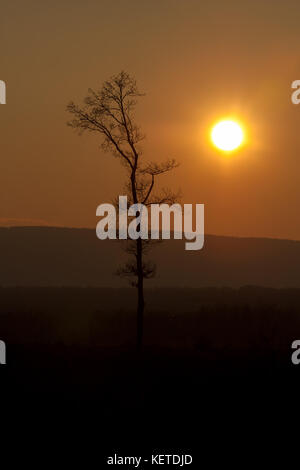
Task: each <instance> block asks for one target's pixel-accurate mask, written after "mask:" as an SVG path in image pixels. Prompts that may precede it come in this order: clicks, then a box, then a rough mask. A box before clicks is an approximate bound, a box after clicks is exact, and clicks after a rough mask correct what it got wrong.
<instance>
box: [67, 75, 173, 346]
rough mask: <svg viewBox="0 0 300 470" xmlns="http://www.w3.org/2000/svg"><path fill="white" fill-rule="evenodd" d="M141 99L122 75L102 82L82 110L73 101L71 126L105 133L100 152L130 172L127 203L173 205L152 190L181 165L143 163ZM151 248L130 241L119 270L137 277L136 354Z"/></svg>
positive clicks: (151, 268) (167, 192) (166, 194)
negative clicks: (128, 257)
mask: <svg viewBox="0 0 300 470" xmlns="http://www.w3.org/2000/svg"><path fill="white" fill-rule="evenodd" d="M141 96H144V95H143V94H142V93H139V91H138V88H137V85H136V81H135V80H134V79H133V78H132V77H130V76H129V75H128V74H127V73H126V72H124V71H122V72H121V73H119V74H118V75H116V76H113V77H112V78H111V79H109V80H107V81H106V82H104V84H103V86H102V89H101V90H98V91H94V90H92V89H89V91H88V95H87V97H86V98H85V100H84V104H83V106H82V107H80V106H77V105H76V104H74V103H73V102H71V103H70V104H69V105H68V106H67V110H68V111H69V112H70V113H71V114H72V115H73V119H72V120H71V121H70V122H68V125H69V126H71V127H73V128H74V129H77V130H78V131H79V133H82V132H84V131H90V132H96V133H99V134H101V137H102V148H103V149H104V150H105V151H108V152H110V153H111V154H112V155H114V156H115V157H118V158H120V160H121V162H122V164H123V165H124V166H125V167H126V170H127V173H128V180H127V182H126V195H127V197H128V205H131V204H139V203H142V204H144V205H146V206H149V205H151V204H153V203H156V204H162V203H166V204H173V202H175V200H176V198H177V196H178V194H174V193H173V192H172V191H170V190H169V189H163V190H162V191H160V193H156V192H155V191H154V189H155V190H156V179H157V177H158V176H160V175H162V174H164V173H167V172H169V171H171V170H172V169H173V168H175V167H176V166H177V163H176V162H175V160H174V159H170V160H167V161H165V162H163V163H156V162H149V161H148V162H144V161H143V158H142V148H141V142H142V141H143V140H144V138H145V136H144V135H143V134H142V132H141V130H140V127H139V126H138V125H137V124H136V122H135V119H134V110H135V107H136V104H137V100H138V98H139V97H141ZM138 230H139V227H138ZM150 244H151V241H150V240H142V239H141V238H138V239H137V240H134V241H128V242H127V244H126V251H127V252H128V253H129V254H130V255H131V257H132V260H130V261H128V263H126V264H125V266H123V267H122V268H120V269H119V270H118V274H119V275H120V276H125V277H129V278H134V280H133V281H132V282H131V284H132V285H133V286H135V287H136V288H137V293H138V301H137V349H138V351H140V350H141V348H142V342H143V317H144V307H145V301H144V279H149V278H151V277H153V276H154V274H155V265H154V264H153V263H151V262H150V261H146V260H145V259H144V258H145V256H144V255H145V254H146V252H147V251H148V250H149V248H150Z"/></svg>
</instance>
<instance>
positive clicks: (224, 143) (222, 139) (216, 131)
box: [211, 120, 244, 152]
mask: <svg viewBox="0 0 300 470" xmlns="http://www.w3.org/2000/svg"><path fill="white" fill-rule="evenodd" d="M211 140H212V142H213V144H214V145H215V146H216V147H217V148H218V149H220V150H224V151H225V152H230V151H232V150H235V149H237V148H238V147H239V146H240V145H241V143H242V142H243V140H244V133H243V130H242V128H241V126H240V125H239V124H238V123H237V122H235V121H231V120H224V121H220V122H218V123H217V124H215V126H214V127H213V129H212V131H211Z"/></svg>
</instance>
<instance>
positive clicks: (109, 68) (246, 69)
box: [0, 0, 300, 239]
mask: <svg viewBox="0 0 300 470" xmlns="http://www.w3.org/2000/svg"><path fill="white" fill-rule="evenodd" d="M0 8H1V15H0V44H1V68H0V79H1V80H5V82H6V85H7V105H1V106H0V135H1V139H0V149H1V159H0V162H1V163H0V165H1V167H0V194H1V197H0V224H5V223H9V224H17V225H19V224H23V223H24V224H26V223H28V224H34V223H35V221H36V223H37V224H38V225H40V224H51V225H60V226H61V225H65V226H89V227H95V225H96V218H95V211H96V207H97V205H98V204H100V203H102V202H110V200H111V199H112V198H113V197H114V196H115V195H116V194H122V187H123V177H124V174H123V170H122V168H121V167H120V165H119V162H118V160H115V159H114V158H111V157H110V156H109V155H105V154H103V151H102V150H100V149H99V143H100V142H98V141H97V139H96V138H95V137H92V136H91V135H85V136H82V137H78V136H77V135H76V134H75V133H74V132H73V131H72V130H71V129H70V128H68V127H67V126H66V125H65V123H66V121H67V120H68V115H67V113H66V112H65V107H66V104H67V103H68V102H69V101H70V100H74V101H75V102H81V100H82V99H83V98H84V96H85V94H86V91H87V89H88V87H93V88H97V87H98V86H101V83H102V82H103V80H105V79H106V78H108V77H110V76H111V75H112V74H115V73H118V72H119V71H120V70H122V69H125V70H126V71H127V72H129V73H130V74H132V75H134V76H135V77H136V79H137V81H138V84H139V87H140V89H141V90H144V91H146V93H147V96H146V97H145V98H142V99H141V102H140V105H139V108H138V112H137V117H138V120H139V123H140V124H141V125H142V128H143V130H144V131H145V132H146V134H147V140H146V142H145V152H144V153H145V157H149V158H152V159H153V158H154V159H156V158H157V159H160V158H165V157H175V158H176V159H177V160H178V161H179V162H180V163H181V166H180V168H178V169H177V170H175V172H174V173H173V174H172V176H171V177H169V176H166V177H164V180H162V181H163V182H165V184H166V185H169V186H172V187H174V189H176V188H177V187H180V188H181V190H182V193H183V200H182V202H192V203H197V202H198V203H204V204H205V225H206V233H215V234H225V235H238V236H268V237H283V238H293V239H300V216H299V210H298V206H299V203H300V187H299V174H300V156H299V155H300V152H299V150H300V148H299V147H300V105H299V106H295V105H293V104H292V103H291V89H290V86H291V83H292V81H293V80H296V79H300V56H299V51H298V49H299V39H300V38H299V37H300V33H299V24H300V3H299V2H298V1H292V0H290V1H286V2H282V1H279V0H277V1H274V0H273V1H271V0H269V1H265V2H264V3H263V4H262V2H261V1H258V0H251V1H250V0H249V1H247V0H244V1H243V2H241V1H240V2H238V1H233V0H232V1H227V2H225V1H224V0H216V1H214V2H211V1H209V2H199V1H198V0H186V1H179V0H162V1H160V2H158V1H157V2H156V1H151V2H150V1H136V0H130V1H128V2H125V1H121V0H119V1H117V0H115V1H114V2H111V1H102V0H94V1H91V0H90V1H88V0H87V1H85V2H82V1H76V0H73V1H72V2H70V1H66V0H60V1H51V2H50V1H48V0H47V1H44V2H39V1H37V0H34V1H33V0H27V1H26V2H24V1H21V0H15V1H14V2H11V1H9V0H2V2H1V6H0ZM229 114H234V115H236V116H237V117H238V118H239V119H240V120H241V122H242V123H243V124H244V126H245V127H246V129H247V132H248V140H249V141H248V144H247V146H245V148H243V149H242V150H241V151H240V152H237V153H235V154H234V156H233V157H232V158H229V159H228V158H224V157H222V156H221V154H220V153H218V152H217V151H216V149H214V148H212V147H211V145H210V144H209V143H208V140H207V134H208V132H209V129H210V126H211V125H212V124H213V123H214V122H215V121H216V120H218V119H220V118H222V117H223V116H227V115H229Z"/></svg>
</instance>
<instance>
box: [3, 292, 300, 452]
mask: <svg viewBox="0 0 300 470" xmlns="http://www.w3.org/2000/svg"><path fill="white" fill-rule="evenodd" d="M146 302H147V309H146V316H145V338H144V352H143V354H142V355H141V356H139V357H137V355H136V352H135V312H134V306H135V292H134V290H131V289H117V290H114V289H97V288H93V289H89V288H78V289H77V288H37V289H34V288H5V289H1V290H0V339H3V340H4V341H5V342H6V344H7V365H6V366H0V373H1V376H2V377H3V378H4V379H5V380H4V381H3V384H4V386H3V388H2V392H3V391H4V393H2V400H3V401H2V403H5V408H6V410H8V411H9V412H11V413H17V414H18V413H22V412H24V410H26V412H28V413H30V415H32V416H33V415H36V414H38V415H40V416H41V417H43V416H46V415H50V416H51V415H53V416H59V417H60V418H59V421H60V420H61V419H62V417H63V416H64V415H65V414H66V413H67V414H69V415H70V416H71V420H72V419H73V420H74V421H75V422H77V423H78V420H79V417H81V418H84V419H85V418H87V417H89V418H91V419H92V421H93V422H94V425H95V426H96V428H97V431H96V433H93V438H94V439H100V435H102V434H103V433H104V434H105V435H106V436H108V435H109V429H110V431H112V433H113V436H114V438H113V439H115V441H114V442H116V434H117V433H118V432H119V433H120V434H121V436H122V442H123V443H124V442H126V440H127V439H130V438H129V436H131V434H130V433H131V431H132V430H134V431H135V432H137V434H139V437H141V436H144V437H145V436H146V435H148V436H149V434H151V436H152V437H151V438H150V441H149V438H146V437H145V439H143V442H144V444H145V443H146V442H148V443H149V442H155V439H156V438H158V436H159V434H162V435H163V442H165V443H166V442H167V439H168V438H169V437H170V435H171V434H170V433H172V435H174V439H175V438H178V439H179V441H180V442H181V443H182V445H183V440H184V438H187V439H188V442H191V440H189V439H191V438H193V439H198V435H200V433H201V432H202V431H205V435H206V437H207V438H210V439H215V438H216V433H217V435H218V436H219V437H220V433H221V440H222V439H225V438H226V435H227V434H228V432H229V428H230V427H231V425H232V424H233V423H235V424H234V429H235V431H236V432H237V434H239V433H240V432H241V433H243V432H244V431H243V429H244V427H246V428H247V427H248V424H249V425H250V424H251V423H252V424H253V423H255V426H256V434H257V433H262V435H264V433H268V432H269V431H268V430H267V426H270V423H273V421H274V423H275V424H274V425H275V426H276V425H277V426H279V424H278V422H279V421H278V420H279V417H280V416H281V417H282V416H283V417H284V416H286V415H287V414H289V411H287V410H288V408H289V406H291V405H292V404H293V403H295V404H296V403H297V396H298V392H297V389H298V387H299V384H300V381H299V377H300V365H299V366H295V365H293V364H292V362H291V354H292V349H291V343H292V342H293V341H294V340H295V339H298V338H299V339H300V308H299V307H300V290H298V289H287V290H276V289H265V288H255V287H245V288H241V289H238V290H234V289H229V288H228V289H215V288H211V289H208V288H207V289H198V290H196V289H182V290H180V289H176V290H172V289H161V290H160V289H157V290H149V291H147V293H146ZM4 397H5V398H4ZM45 419H46V418H45ZM276 423H277V424H276ZM272 428H273V430H274V429H276V428H274V427H273V426H272ZM75 429H76V425H75ZM281 430H282V429H281ZM257 435H258V434H257ZM222 436H223V437H222ZM240 437H241V436H240ZM101 439H103V438H102V437H101ZM151 439H152V441H151ZM180 439H181V440H180ZM199 439H200V438H199ZM235 439H236V437H235ZM255 439H256V438H255ZM172 442H173V443H174V442H175V441H174V440H172ZM201 442H202V443H203V442H204V441H201ZM247 442H248V444H249V441H247ZM131 443H136V441H135V440H134V441H132V442H131ZM204 447H205V446H204Z"/></svg>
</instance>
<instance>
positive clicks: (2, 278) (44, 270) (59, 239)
mask: <svg viewBox="0 0 300 470" xmlns="http://www.w3.org/2000/svg"><path fill="white" fill-rule="evenodd" d="M150 256H151V259H152V260H153V261H155V262H156V263H157V276H156V278H155V279H153V280H151V281H147V283H146V286H149V287H159V286H161V287H200V286H229V287H240V286H243V285H259V286H269V287H300V242H298V241H289V240H276V239H267V238H236V237H222V236H214V235H206V236H205V245H204V248H203V249H202V250H200V251H185V249H184V240H166V241H164V242H163V243H161V244H159V245H158V246H156V247H155V248H154V249H153V251H152V252H151V255H150ZM126 257H127V255H126V253H124V252H123V250H122V242H119V241H111V240H106V241H100V240H98V239H97V238H96V234H95V230H92V229H71V228H70V229H68V228H55V227H14V228H0V260H1V263H0V285H1V286H100V287H120V286H122V287H126V286H127V282H126V280H122V279H120V278H118V277H117V276H115V275H114V272H115V271H116V269H117V268H118V266H119V265H120V264H121V263H122V262H123V261H124V260H125V259H126Z"/></svg>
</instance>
